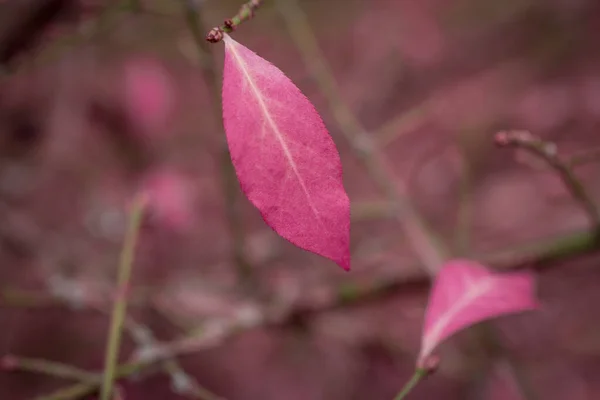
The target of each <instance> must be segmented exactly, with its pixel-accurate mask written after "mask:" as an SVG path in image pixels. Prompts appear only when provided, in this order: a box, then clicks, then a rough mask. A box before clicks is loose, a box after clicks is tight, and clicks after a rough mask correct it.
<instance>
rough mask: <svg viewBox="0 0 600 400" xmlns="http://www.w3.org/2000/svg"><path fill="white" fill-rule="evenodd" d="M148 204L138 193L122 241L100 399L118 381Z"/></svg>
mask: <svg viewBox="0 0 600 400" xmlns="http://www.w3.org/2000/svg"><path fill="white" fill-rule="evenodd" d="M145 205H146V197H145V195H139V196H137V197H136V198H135V199H134V202H133V204H132V208H131V216H130V221H129V229H128V230H127V233H126V236H125V240H124V243H123V250H122V252H121V259H120V262H119V273H118V278H117V294H116V299H115V304H114V308H113V312H112V318H111V324H110V332H109V337H108V345H107V347H106V356H105V363H104V379H103V382H102V390H101V393H100V399H101V400H110V398H111V395H112V388H113V382H114V380H115V368H116V366H117V360H118V356H119V349H120V344H121V332H122V330H123V324H124V321H125V317H126V313H127V299H128V293H127V292H128V289H129V280H130V277H131V270H132V267H133V259H134V255H135V248H136V244H137V238H138V234H139V231H140V226H141V223H142V216H143V212H144V207H145Z"/></svg>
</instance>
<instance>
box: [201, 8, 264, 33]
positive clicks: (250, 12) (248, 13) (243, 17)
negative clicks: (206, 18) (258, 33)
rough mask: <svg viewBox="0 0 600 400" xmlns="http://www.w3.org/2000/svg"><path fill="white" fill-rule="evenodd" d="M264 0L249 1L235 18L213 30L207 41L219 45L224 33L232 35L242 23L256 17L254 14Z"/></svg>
mask: <svg viewBox="0 0 600 400" xmlns="http://www.w3.org/2000/svg"><path fill="white" fill-rule="evenodd" d="M261 4H262V0H249V1H247V2H246V3H244V4H242V6H241V7H240V10H239V11H238V13H237V14H236V15H234V16H233V18H229V19H226V20H225V22H224V23H223V25H221V26H216V27H214V28H212V29H211V30H210V31H209V32H208V34H207V35H206V40H207V41H208V42H211V43H218V42H220V41H221V40H223V33H230V32H233V31H234V30H235V28H237V27H238V26H239V25H240V24H241V23H243V22H245V21H248V20H249V19H252V18H253V17H254V12H255V11H256V10H257V9H258V7H260V6H261Z"/></svg>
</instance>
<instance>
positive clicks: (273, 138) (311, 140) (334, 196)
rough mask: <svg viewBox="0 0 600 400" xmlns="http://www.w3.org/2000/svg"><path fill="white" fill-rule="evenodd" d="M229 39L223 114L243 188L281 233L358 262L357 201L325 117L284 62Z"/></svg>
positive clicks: (343, 261) (341, 260)
mask: <svg viewBox="0 0 600 400" xmlns="http://www.w3.org/2000/svg"><path fill="white" fill-rule="evenodd" d="M224 40H225V66H224V68H225V69H224V77H223V120H224V125H225V132H226V134H227V141H228V144H229V149H230V152H231V159H232V161H233V164H234V166H235V170H236V173H237V176H238V179H239V181H240V184H241V187H242V190H243V191H244V193H245V194H246V196H247V197H248V199H249V200H250V201H251V202H252V204H254V206H256V208H258V210H259V211H260V213H261V215H262V217H263V219H264V220H265V222H266V223H267V224H268V225H269V226H270V227H271V228H273V229H274V230H275V231H276V232H277V233H278V234H279V235H281V236H282V237H284V238H285V239H287V240H289V241H290V242H291V243H293V244H295V245H296V246H298V247H300V248H302V249H305V250H308V251H311V252H313V253H316V254H319V255H321V256H323V257H327V258H329V259H331V260H333V261H335V262H336V263H337V264H338V265H340V266H341V267H342V268H344V269H346V270H348V269H350V254H349V244H350V201H349V199H348V196H347V194H346V191H345V190H344V186H343V182H342V165H341V161H340V156H339V154H338V151H337V149H336V146H335V143H334V142H333V140H332V139H331V137H330V136H329V133H328V132H327V129H326V128H325V125H324V123H323V121H322V120H321V117H320V116H319V114H318V113H317V111H316V110H315V108H314V107H313V105H312V104H311V103H310V101H309V100H308V99H307V98H306V96H304V95H303V94H302V92H300V89H298V88H297V87H296V86H295V85H294V84H293V83H292V81H291V80H290V79H289V78H288V77H287V76H285V75H284V73H283V72H282V71H281V70H279V69H278V68H277V67H275V66H274V65H273V64H271V63H270V62H268V61H266V60H264V59H263V58H261V57H259V56H258V55H257V54H256V53H254V52H252V51H251V50H249V49H247V48H246V47H244V46H243V45H241V44H239V43H238V42H236V41H235V40H233V39H232V38H231V37H229V36H228V35H225V39H224Z"/></svg>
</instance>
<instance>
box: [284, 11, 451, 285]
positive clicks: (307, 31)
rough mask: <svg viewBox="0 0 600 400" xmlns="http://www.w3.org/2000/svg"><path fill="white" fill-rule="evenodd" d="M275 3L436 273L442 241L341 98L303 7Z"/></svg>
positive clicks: (351, 138)
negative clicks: (430, 228)
mask: <svg viewBox="0 0 600 400" xmlns="http://www.w3.org/2000/svg"><path fill="white" fill-rule="evenodd" d="M276 4H277V6H278V8H279V11H280V13H281V15H282V17H283V19H284V20H285V22H286V25H287V26H288V29H289V33H290V35H291V37H292V39H293V41H294V42H295V44H296V46H297V47H298V49H299V51H300V53H301V56H302V58H303V60H304V63H305V64H306V65H307V66H308V67H309V68H310V69H311V71H312V73H313V77H314V79H315V80H316V82H317V84H318V86H319V89H320V91H321V93H322V94H323V95H324V96H325V98H326V99H327V101H328V103H329V107H330V109H331V111H332V112H333V117H334V118H335V120H336V122H337V124H338V125H339V127H340V129H341V132H342V134H343V135H344V137H345V138H346V140H347V141H348V142H349V143H350V145H351V147H352V150H353V151H354V153H355V155H356V156H357V157H358V158H359V159H360V160H361V161H362V162H363V164H364V166H365V167H366V169H367V171H368V173H369V175H370V176H371V178H372V179H373V180H374V181H375V183H376V184H377V185H378V186H379V189H380V190H381V191H382V192H383V193H385V195H386V196H387V197H388V198H389V200H390V201H392V202H393V203H394V205H395V207H396V210H395V211H396V212H395V213H396V217H397V219H398V221H399V222H400V223H401V224H402V226H403V228H404V229H405V230H406V233H407V237H408V238H409V240H411V241H412V245H413V247H414V249H415V251H416V252H417V254H418V256H419V258H420V260H421V261H422V263H423V265H424V266H425V268H427V270H428V271H429V273H430V274H431V275H435V273H436V272H437V271H438V269H439V268H440V266H441V265H442V262H443V260H444V257H445V256H444V254H445V251H444V250H442V249H441V241H440V240H439V239H438V238H437V237H436V236H435V235H434V234H433V232H431V231H430V230H429V229H428V228H427V226H426V224H425V221H424V220H423V218H421V217H420V216H419V215H418V213H417V210H416V209H415V207H414V206H413V205H412V204H411V202H410V200H409V199H408V196H407V193H406V187H405V184H404V183H403V182H401V181H399V180H398V179H397V178H396V177H395V176H393V173H392V172H391V171H390V168H389V166H388V165H387V162H386V161H385V160H384V157H383V155H382V154H380V152H379V151H378V149H377V146H376V143H375V141H374V140H373V138H372V136H371V135H369V134H368V133H367V131H366V129H365V128H364V127H363V126H362V125H361V123H360V122H359V121H358V120H357V119H356V118H355V117H354V114H353V112H352V111H351V110H350V109H349V107H348V106H347V104H346V103H345V101H344V100H343V98H342V96H341V94H340V90H339V88H338V85H337V83H336V81H335V77H334V76H333V73H332V72H331V70H330V68H329V66H328V65H327V63H326V62H325V57H324V55H323V54H322V52H321V49H320V48H319V45H318V42H317V38H316V37H315V35H314V33H313V31H312V30H311V28H310V25H309V23H308V21H307V18H306V15H305V14H304V11H303V10H302V9H301V8H300V6H299V5H298V3H297V1H295V0H277V2H276Z"/></svg>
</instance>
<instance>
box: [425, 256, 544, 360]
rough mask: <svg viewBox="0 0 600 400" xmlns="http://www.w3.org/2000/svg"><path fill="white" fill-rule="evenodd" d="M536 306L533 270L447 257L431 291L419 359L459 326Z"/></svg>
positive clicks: (465, 326) (462, 326)
mask: <svg viewBox="0 0 600 400" xmlns="http://www.w3.org/2000/svg"><path fill="white" fill-rule="evenodd" d="M537 307H538V302H537V300H536V298H535V294H534V277H533V274H531V273H529V272H514V273H495V272H492V271H490V270H488V269H487V268H486V267H484V266H483V265H481V264H479V263H477V262H474V261H469V260H452V261H448V262H447V263H446V264H445V265H444V267H443V268H442V270H441V271H440V273H439V274H438V276H437V278H436V280H435V283H434V285H433V288H432V291H431V295H430V298H429V305H428V306H427V312H426V315H425V327H424V330H423V337H422V341H421V353H420V355H419V361H422V360H424V359H425V358H427V357H428V356H430V355H431V353H432V352H433V350H434V349H435V347H436V346H437V345H439V344H440V343H441V342H442V341H443V340H445V339H447V338H448V337H450V336H452V335H453V334H455V333H456V332H458V331H460V330H462V329H465V328H468V327H469V326H471V325H474V324H476V323H478V322H481V321H483V320H486V319H491V318H495V317H499V316H501V315H504V314H510V313H517V312H521V311H527V310H533V309H536V308H537Z"/></svg>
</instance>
